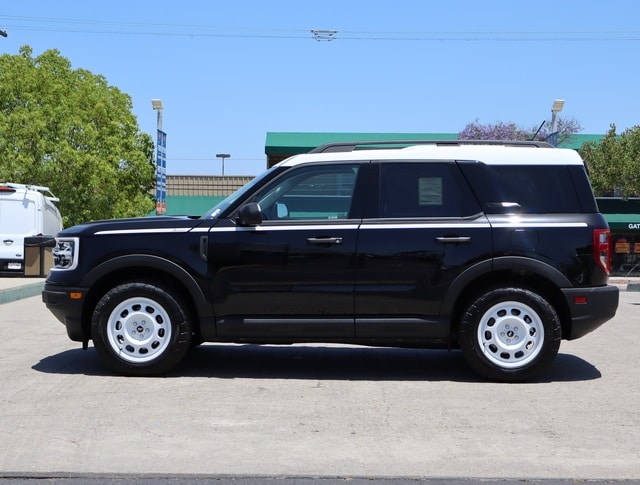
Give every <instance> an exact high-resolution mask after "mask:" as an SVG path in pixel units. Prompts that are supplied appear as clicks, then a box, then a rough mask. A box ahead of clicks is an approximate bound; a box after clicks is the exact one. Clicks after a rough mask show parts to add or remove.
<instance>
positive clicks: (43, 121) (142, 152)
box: [0, 46, 155, 226]
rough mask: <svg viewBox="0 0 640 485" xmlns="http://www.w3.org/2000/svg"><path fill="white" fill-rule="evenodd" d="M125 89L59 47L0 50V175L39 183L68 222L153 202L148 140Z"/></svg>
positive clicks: (142, 210) (127, 212)
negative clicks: (75, 62)
mask: <svg viewBox="0 0 640 485" xmlns="http://www.w3.org/2000/svg"><path fill="white" fill-rule="evenodd" d="M131 110H132V101H131V98H130V96H128V95H127V94H125V93H122V92H121V91H120V90H118V89H117V88H115V87H113V86H109V85H108V83H107V80H106V79H105V78H104V77H103V76H100V75H95V74H92V73H91V72H89V71H87V70H85V69H72V68H71V63H70V62H69V60H68V59H66V58H64V57H62V56H61V55H60V53H59V52H58V51H57V50H48V51H46V52H44V53H43V54H41V55H40V56H37V57H33V55H32V49H31V48H30V47H28V46H24V47H22V48H21V49H20V51H19V54H17V55H14V56H12V55H8V54H4V55H1V56H0V113H1V116H0V181H6V182H16V183H24V184H34V185H44V186H48V187H50V188H51V190H52V192H53V193H54V194H56V196H58V197H59V198H60V203H59V204H58V206H59V208H60V212H61V213H62V215H63V219H64V224H65V226H69V225H74V224H79V223H82V222H86V221H89V220H93V219H110V218H117V217H132V216H140V215H144V214H146V213H148V212H149V211H150V210H151V209H152V208H153V200H152V197H151V195H150V190H151V189H152V187H153V186H154V183H155V180H154V164H153V141H152V139H151V137H150V136H149V135H148V134H146V133H142V132H141V131H140V128H139V127H138V122H137V119H136V118H135V116H134V115H133V114H132V112H131Z"/></svg>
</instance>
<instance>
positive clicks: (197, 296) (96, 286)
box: [81, 254, 210, 336]
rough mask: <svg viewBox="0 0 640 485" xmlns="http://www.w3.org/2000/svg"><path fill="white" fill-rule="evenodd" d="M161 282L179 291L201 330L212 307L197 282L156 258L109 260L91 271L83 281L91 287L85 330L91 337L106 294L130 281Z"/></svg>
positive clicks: (166, 261) (125, 257)
mask: <svg viewBox="0 0 640 485" xmlns="http://www.w3.org/2000/svg"><path fill="white" fill-rule="evenodd" d="M136 280H138V281H154V280H155V281H157V282H158V283H159V284H161V285H163V286H168V287H170V288H171V289H172V290H174V291H177V292H178V293H179V294H180V296H181V297H182V299H183V300H184V301H185V302H186V304H187V305H188V306H189V312H190V313H191V314H192V315H193V316H194V317H195V319H194V322H193V325H194V329H197V330H199V320H200V318H199V317H201V316H203V315H207V313H208V312H209V309H210V305H209V303H208V302H207V299H206V295H205V293H204V292H203V290H202V288H201V287H200V286H199V285H198V283H197V281H196V280H195V279H194V278H193V276H192V275H190V274H189V273H188V272H187V271H186V270H185V269H184V268H182V267H181V266H179V265H178V264H176V263H174V262H173V261H169V260H167V259H164V258H161V257H159V256H154V255H146V254H135V255H125V256H119V257H117V258H113V259H111V260H109V261H106V262H104V263H102V264H100V265H98V266H96V267H95V268H94V269H93V270H91V271H90V272H89V273H87V275H86V276H85V277H84V278H83V280H82V283H81V284H82V286H84V287H86V288H89V291H88V292H87V295H86V301H85V304H84V305H83V315H82V321H83V330H84V332H85V335H87V336H88V335H90V326H91V315H92V313H93V310H94V308H95V306H96V305H97V303H98V301H99V300H100V298H101V297H102V295H104V293H105V292H106V291H108V290H109V289H110V288H113V287H114V286H117V285H118V284H121V283H124V282H127V281H136Z"/></svg>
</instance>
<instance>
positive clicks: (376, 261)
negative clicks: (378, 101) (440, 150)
mask: <svg viewBox="0 0 640 485" xmlns="http://www.w3.org/2000/svg"><path fill="white" fill-rule="evenodd" d="M372 168H373V175H372V177H373V179H374V180H377V182H376V183H374V186H375V187H376V188H377V190H375V191H373V193H372V196H371V197H370V198H369V199H368V205H367V209H366V212H365V218H364V220H363V223H362V225H361V228H360V233H359V237H358V259H357V271H356V295H355V311H356V336H357V337H362V338H385V337H388V338H392V339H397V338H407V339H412V338H417V339H429V340H432V341H433V340H440V339H442V340H443V341H446V339H447V337H448V335H449V322H448V321H445V320H443V319H441V318H440V317H439V314H440V307H441V303H442V300H443V298H444V296H445V294H446V293H447V289H448V288H449V286H450V284H451V282H452V281H453V280H454V279H455V278H456V277H457V276H458V275H460V273H461V272H463V271H464V270H465V269H467V268H469V267H470V266H472V265H473V264H475V263H477V262H479V261H483V260H488V259H490V257H491V246H492V242H491V230H490V226H489V223H488V221H487V219H486V217H485V216H484V215H483V214H482V212H481V210H480V207H479V205H478V203H477V201H476V199H475V197H474V196H473V194H472V192H471V190H470V189H469V187H468V185H467V183H466V181H465V179H464V177H463V176H462V173H461V172H460V170H459V168H458V166H457V164H456V163H455V162H452V161H442V162H433V161H428V162H427V161H411V162H406V161H402V162H400V161H396V162H393V161H391V162H381V163H376V164H374V165H373V167H372Z"/></svg>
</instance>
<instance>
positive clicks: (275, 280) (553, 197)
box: [42, 141, 618, 381]
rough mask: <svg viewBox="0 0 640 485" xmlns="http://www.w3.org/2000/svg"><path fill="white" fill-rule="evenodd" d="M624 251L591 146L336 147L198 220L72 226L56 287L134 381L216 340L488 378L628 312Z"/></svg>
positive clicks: (89, 335)
mask: <svg viewBox="0 0 640 485" xmlns="http://www.w3.org/2000/svg"><path fill="white" fill-rule="evenodd" d="M423 143H424V142H423ZM401 145H402V146H401ZM403 145H407V146H403ZM610 257H611V246H610V232H609V229H608V226H607V223H606V221H605V219H604V218H603V216H602V215H601V214H600V213H599V212H598V207H597V205H596V202H595V200H594V197H593V194H592V191H591V187H590V184H589V180H588V177H587V173H586V171H585V167H584V164H583V162H582V160H581V159H580V157H579V155H578V154H577V152H575V151H573V150H565V149H557V148H552V147H550V146H548V145H546V144H542V143H516V142H513V143H510V142H489V143H487V142H485V143H478V142H465V141H455V142H451V141H448V142H429V143H428V144H418V143H416V144H413V143H409V142H406V141H403V142H401V143H398V142H389V143H386V144H384V143H383V144H380V142H375V143H353V144H333V145H325V146H323V147H319V148H317V149H315V150H313V151H312V152H311V153H308V154H304V155H297V156H294V157H292V158H289V159H287V160H285V161H283V162H281V163H280V164H278V165H277V166H275V167H273V168H271V169H270V170H268V171H266V172H265V173H263V174H262V175H260V176H258V177H256V178H255V179H254V180H253V181H252V182H250V183H249V184H248V185H246V186H245V187H243V188H242V189H240V190H239V191H238V192H236V193H235V194H233V195H231V196H229V197H228V198H226V199H225V200H224V201H222V202H221V203H220V204H218V205H217V206H216V207H214V208H213V209H211V211H210V212H208V213H207V214H205V215H203V216H202V217H200V218H198V219H193V218H188V217H152V218H141V219H125V220H109V221H98V222H92V223H87V224H82V225H79V226H76V227H72V228H70V229H65V230H64V231H62V232H60V234H59V235H58V237H57V246H56V248H55V250H54V258H55V266H54V268H53V269H52V271H51V272H50V274H49V276H48V278H47V282H46V286H45V290H44V292H43V295H42V296H43V300H44V302H45V303H46V305H47V307H48V308H49V309H50V310H51V311H52V312H53V313H54V314H55V315H56V317H57V318H58V319H60V321H62V322H63V323H64V324H65V325H66V328H67V333H68V335H69V337H70V338H71V339H72V340H74V341H78V342H82V343H83V345H84V347H85V348H86V347H87V345H88V342H89V340H93V343H94V346H95V348H96V350H97V351H98V353H99V354H100V355H101V357H102V358H103V359H104V360H105V361H106V363H107V364H109V365H110V366H111V367H112V368H113V369H115V370H116V371H118V372H121V373H124V374H129V375H154V374H161V373H165V372H167V371H168V370H170V369H172V368H173V367H174V366H176V365H177V364H178V363H179V362H180V361H181V360H182V358H183V357H184V356H185V354H186V353H187V352H188V351H189V349H190V347H192V346H193V345H196V344H199V343H201V342H205V341H206V342H236V343H243V342H244V343H254V344H255V343H265V344H291V343H296V342H331V343H348V344H362V345H375V346H391V347H424V348H445V349H454V348H460V349H461V350H462V352H463V354H464V356H465V358H466V360H467V361H468V363H469V364H470V365H471V367H472V368H473V369H475V370H476V371H477V372H479V373H480V374H482V375H484V376H485V377H488V378H490V379H494V380H501V381H522V380H529V379H531V378H533V377H534V376H536V375H537V374H538V373H539V372H540V371H542V370H543V369H544V368H545V367H547V366H548V365H549V364H550V363H551V362H552V360H553V359H554V357H555V355H556V354H557V352H558V347H559V345H560V340H561V339H575V338H578V337H581V336H583V335H585V334H586V333H588V332H590V331H592V330H594V329H595V328H596V327H598V326H599V325H601V324H602V323H604V322H605V321H607V320H609V319H610V318H612V317H613V316H614V315H615V312H616V309H617V306H618V289H617V288H616V287H614V286H609V285H608V284H607V281H608V273H609V267H610Z"/></svg>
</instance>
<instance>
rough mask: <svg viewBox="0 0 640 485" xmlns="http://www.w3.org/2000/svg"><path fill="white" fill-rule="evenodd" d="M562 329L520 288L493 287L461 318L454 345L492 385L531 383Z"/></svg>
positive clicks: (548, 309) (537, 298)
mask: <svg viewBox="0 0 640 485" xmlns="http://www.w3.org/2000/svg"><path fill="white" fill-rule="evenodd" d="M561 337H562V329H561V325H560V319H559V318H558V315H557V312H556V311H555V309H554V308H553V306H552V305H551V304H550V303H549V302H548V301H547V300H546V299H545V298H544V297H542V296H541V295H539V294H537V293H535V292H534V291H531V290H528V289H525V288H494V289H490V290H489V291H487V292H486V293H483V294H480V295H478V296H476V297H475V298H474V299H473V300H472V302H471V303H470V304H469V305H468V306H467V308H466V310H465V312H464V313H463V315H462V319H461V321H460V327H459V341H460V348H461V349H462V351H463V353H464V356H465V358H466V360H467V362H468V363H469V364H470V365H471V367H472V368H473V369H474V370H476V371H477V372H478V373H480V374H481V375H483V376H485V377H488V378H489V379H492V380H497V381H506V382H518V381H527V380H531V379H533V378H534V377H535V376H537V375H538V374H539V373H540V372H542V371H543V370H544V369H545V368H546V367H547V366H548V365H549V364H551V362H552V361H553V359H554V358H555V356H556V354H557V353H558V349H559V347H560V339H561Z"/></svg>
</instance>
